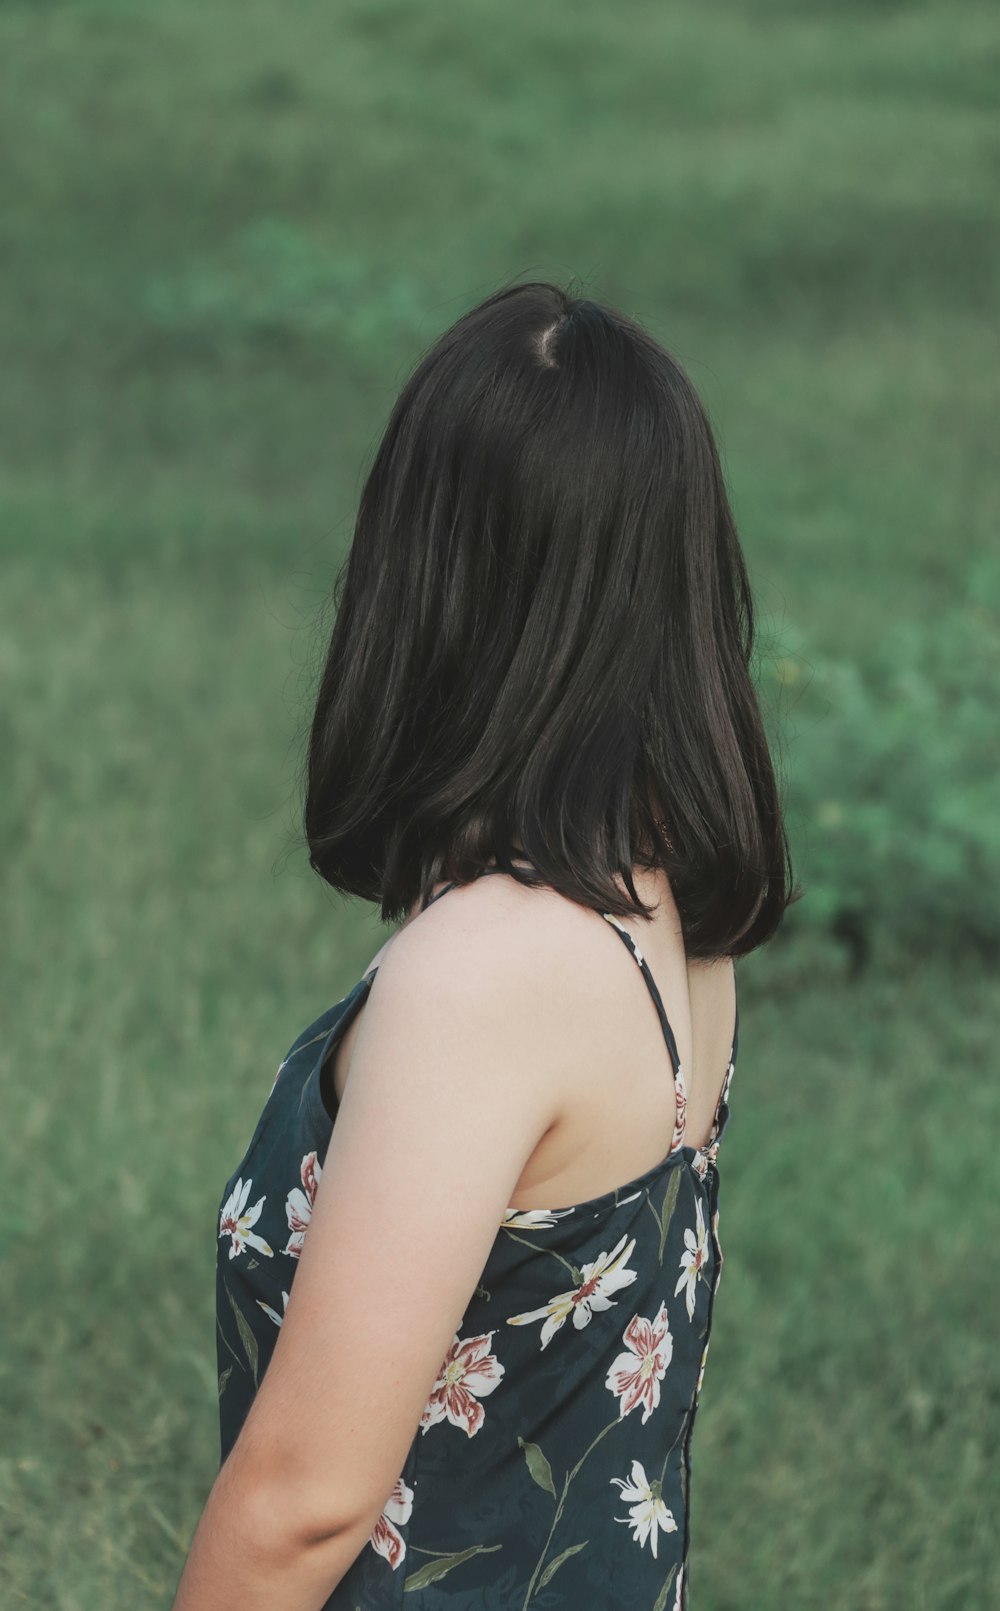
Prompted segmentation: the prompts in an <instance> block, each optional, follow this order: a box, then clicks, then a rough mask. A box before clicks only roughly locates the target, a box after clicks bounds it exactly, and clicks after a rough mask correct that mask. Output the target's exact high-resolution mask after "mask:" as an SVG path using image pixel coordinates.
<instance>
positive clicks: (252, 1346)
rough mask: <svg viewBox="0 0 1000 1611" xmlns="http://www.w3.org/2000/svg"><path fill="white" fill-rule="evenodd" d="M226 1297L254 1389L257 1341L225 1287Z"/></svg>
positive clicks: (255, 1382)
mask: <svg viewBox="0 0 1000 1611" xmlns="http://www.w3.org/2000/svg"><path fill="white" fill-rule="evenodd" d="M226 1297H227V1298H228V1299H229V1307H230V1308H231V1309H232V1311H233V1314H234V1315H235V1316H236V1330H237V1331H238V1332H239V1334H240V1342H241V1343H242V1344H243V1351H244V1353H245V1354H246V1356H247V1359H248V1361H249V1363H250V1372H251V1375H252V1376H253V1384H254V1386H255V1387H256V1386H257V1385H258V1383H257V1339H256V1337H255V1336H254V1334H253V1332H252V1331H251V1330H250V1325H249V1322H248V1321H247V1318H246V1315H245V1314H244V1313H243V1311H242V1309H241V1308H240V1306H239V1304H238V1303H237V1302H236V1299H235V1298H234V1297H233V1295H232V1293H231V1292H230V1290H229V1288H228V1286H227V1287H226Z"/></svg>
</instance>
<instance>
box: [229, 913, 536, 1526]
mask: <svg viewBox="0 0 1000 1611" xmlns="http://www.w3.org/2000/svg"><path fill="white" fill-rule="evenodd" d="M392 953H395V954H392ZM532 953H533V954H532ZM542 959H543V960H542V965H541V968H540V966H539V951H538V949H537V948H535V947H531V946H529V947H527V948H525V949H524V950H523V951H522V950H519V949H518V948H516V947H506V948H504V947H499V946H498V945H497V943H496V942H495V941H494V942H493V943H492V944H491V941H490V939H489V937H488V936H487V937H484V938H480V937H479V936H478V935H474V936H472V937H469V936H467V935H463V934H462V932H461V931H459V932H458V933H457V934H456V936H455V943H453V944H452V945H451V946H450V947H446V948H445V950H444V952H442V949H441V947H440V946H439V947H438V948H437V949H436V951H435V954H434V956H433V959H432V958H431V956H430V954H429V952H428V949H427V947H426V946H415V945H411V946H409V947H404V946H401V945H398V944H394V945H393V946H392V947H391V948H390V952H389V953H387V955H386V957H385V960H384V961H383V963H382V965H381V967H380V969H379V973H378V975H377V976H376V979H375V982H374V984H373V987H372V990H371V994H370V996H369V998H368V1001H367V1002H366V1005H365V1008H364V1012H363V1014H362V1019H361V1022H360V1023H359V1028H358V1035H357V1040H356V1043H355V1046H354V1049H353V1053H352V1059H351V1071H350V1076H349V1079H348V1082H347V1088H346V1091H345V1093H344V1099H343V1102H342V1104H341V1106H340V1109H339V1112H338V1116H337V1122H336V1125H335V1127H334V1130H333V1134H332V1137H331V1141H330V1145H329V1148H328V1151H327V1155H326V1160H325V1162H324V1167H323V1173H322V1178H321V1180H320V1184H319V1188H318V1191H317V1195H316V1200H315V1203H314V1205H313V1211H312V1216H311V1220H310V1224H309V1232H308V1235H307V1237H306V1242H305V1247H304V1248H303V1251H302V1255H301V1258H300V1260H299V1266H298V1269H297V1272H296V1276H295V1285H294V1288H293V1291H292V1296H291V1298H290V1301H289V1304H288V1310H287V1313H286V1315H285V1319H284V1323H283V1325H282V1328H281V1333H280V1336H279V1338H278V1341H277V1344H276V1347H275V1352H274V1355H273V1358H272V1360H271V1363H270V1365H269V1367H268V1370H267V1373H266V1375H265V1377H264V1379H263V1381H262V1383H261V1387H260V1390H259V1392H258V1394H257V1397H256V1399H255V1401H254V1404H253V1406H252V1407H251V1410H250V1413H249V1415H248V1417H247V1422H246V1424H245V1426H244V1428H243V1431H242V1433H241V1435H240V1438H239V1440H238V1442H237V1445H236V1448H235V1449H234V1450H233V1454H232V1456H231V1457H230V1458H231V1459H232V1458H235V1459H236V1460H237V1461H238V1462H239V1461H242V1460H246V1461H248V1462H249V1464H250V1472H251V1474H252V1480H253V1481H254V1482H255V1483H258V1484H262V1485H263V1488H264V1490H265V1492H266V1494H267V1496H268V1500H269V1502H270V1501H274V1502H276V1503H278V1505H279V1507H280V1508H281V1509H282V1512H283V1513H284V1506H283V1503H282V1497H281V1496H282V1495H287V1496H288V1507H289V1509H288V1513H287V1514H288V1521H289V1525H290V1526H293V1528H294V1530H295V1531H301V1532H302V1533H303V1535H304V1536H310V1537H311V1536H318V1535H322V1534H323V1533H324V1532H334V1531H337V1530H340V1529H343V1528H356V1527H358V1525H359V1523H360V1524H362V1525H363V1523H364V1520H365V1518H366V1517H369V1518H370V1519H371V1521H372V1524H373V1525H374V1521H375V1519H377V1516H378V1513H379V1511H380V1510H381V1508H382V1505H383V1503H384V1502H385V1500H386V1499H387V1498H388V1496H389V1494H390V1493H391V1491H392V1488H393V1486H394V1484H395V1481H396V1479H397V1477H398V1476H399V1475H400V1473H401V1471H402V1469H403V1466H404V1463H405V1460H406V1455H407V1452H408V1450H409V1447H410V1444H411V1442H412V1439H413V1437H414V1434H415V1432H416V1431H417V1429H418V1426H419V1423H420V1417H421V1414H422V1411H423V1409H424V1406H425V1405H426V1403H427V1400H428V1399H429V1397H430V1395H431V1392H432V1390H433V1387H434V1383H435V1380H436V1378H437V1374H438V1370H439V1367H440V1365H441V1363H442V1361H443V1360H444V1358H445V1355H446V1354H447V1352H448V1349H449V1347H450V1345H451V1343H452V1340H453V1338H454V1336H455V1333H456V1331H457V1330H458V1328H459V1326H460V1324H461V1320H462V1317H463V1314H464V1312H465V1309H466V1307H467V1305H468V1302H469V1299H470V1297H471V1296H472V1293H473V1291H474V1289H475V1286H476V1284H477V1282H478V1280H479V1278H480V1275H481V1273H482V1270H483V1267H484V1265H485V1263H486V1261H487V1257H488V1255H489V1252H490V1248H491V1247H492V1245H493V1242H494V1240H495V1238H496V1236H497V1234H498V1230H499V1226H500V1223H501V1220H502V1218H503V1215H504V1211H505V1209H506V1207H507V1205H508V1203H509V1201H510V1198H511V1196H512V1195H513V1193H514V1190H515V1187H516V1184H517V1181H518V1178H519V1176H520V1174H521V1172H522V1170H523V1167H524V1164H525V1163H526V1161H527V1159H528V1158H529V1157H530V1156H531V1153H532V1152H533V1151H534V1148H535V1146H536V1145H537V1143H538V1141H539V1140H540V1139H541V1137H542V1136H543V1135H544V1134H545V1132H546V1130H548V1129H549V1128H550V1126H551V1125H552V1123H553V1122H554V1120H555V1119H556V1117H557V1116H558V1105H559V1099H558V1093H559V1091H560V1090H561V1089H564V1084H563V1079H564V1070H562V1069H559V1068H554V1067H546V1066H545V1065H546V1062H547V1061H552V1060H553V1054H552V1045H553V1042H552V1037H551V1035H549V1036H546V1035H544V1034H542V1035H540V1036H539V1035H536V1033H535V1028H536V1025H535V1023H534V1022H533V1017H534V1018H535V1019H537V1018H538V1013H539V1012H543V1011H544V1008H543V1007H542V1006H541V1003H542V1002H543V1000H544V989H545V966H544V952H543V953H542ZM512 1000H514V1001H516V1002H517V1005H516V1006H515V1007H514V1008H513V1009H512ZM535 1009H537V1010H535ZM293 1507H294V1515H293V1514H292V1508H293Z"/></svg>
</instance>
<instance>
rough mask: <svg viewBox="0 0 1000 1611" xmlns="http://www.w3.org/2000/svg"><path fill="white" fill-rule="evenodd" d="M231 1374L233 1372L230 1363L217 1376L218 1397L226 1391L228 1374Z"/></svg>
mask: <svg viewBox="0 0 1000 1611" xmlns="http://www.w3.org/2000/svg"><path fill="white" fill-rule="evenodd" d="M232 1374H233V1367H232V1365H227V1366H226V1368H225V1370H224V1371H223V1372H222V1375H221V1376H220V1377H219V1397H220V1398H221V1397H222V1395H223V1393H224V1392H225V1391H226V1383H227V1382H228V1380H229V1378H230V1376H231V1375H232Z"/></svg>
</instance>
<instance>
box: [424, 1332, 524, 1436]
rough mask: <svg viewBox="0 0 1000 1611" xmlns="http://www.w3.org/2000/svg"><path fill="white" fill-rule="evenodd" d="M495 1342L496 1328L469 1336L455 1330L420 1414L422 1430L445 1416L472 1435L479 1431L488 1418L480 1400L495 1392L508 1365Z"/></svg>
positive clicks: (454, 1424) (434, 1424) (425, 1429)
mask: <svg viewBox="0 0 1000 1611" xmlns="http://www.w3.org/2000/svg"><path fill="white" fill-rule="evenodd" d="M492 1341H493V1333H492V1331H487V1332H483V1333H482V1334H481V1335H479V1336H477V1337H465V1338H460V1337H459V1335H458V1333H457V1332H456V1333H455V1340H454V1342H453V1343H452V1345H451V1347H450V1348H449V1350H448V1352H447V1354H446V1355H445V1358H444V1361H443V1363H442V1365H441V1369H440V1371H439V1372H438V1379H437V1381H436V1382H435V1383H434V1388H433V1391H432V1393H431V1396H430V1398H429V1399H428V1400H427V1403H426V1405H425V1406H424V1411H423V1414H422V1415H421V1417H420V1428H421V1431H422V1432H426V1431H427V1430H428V1428H429V1427H432V1426H436V1424H437V1423H438V1421H443V1420H445V1419H447V1420H449V1421H450V1422H451V1424H452V1426H460V1427H461V1428H462V1429H463V1431H465V1432H467V1433H468V1435H469V1437H470V1438H471V1437H473V1436H474V1435H475V1434H476V1433H477V1432H478V1431H479V1428H480V1427H481V1426H482V1424H483V1422H484V1420H485V1419H486V1412H485V1410H484V1409H483V1406H482V1405H481V1404H480V1403H479V1399H481V1398H485V1397H486V1395H487V1394H488V1393H492V1391H493V1389H494V1388H495V1387H496V1386H498V1384H499V1382H500V1379H501V1377H502V1376H503V1374H504V1367H503V1366H502V1365H501V1363H500V1361H499V1360H498V1359H497V1357H496V1355H495V1354H492V1353H490V1344H491V1343H492Z"/></svg>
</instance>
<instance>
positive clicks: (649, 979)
mask: <svg viewBox="0 0 1000 1611" xmlns="http://www.w3.org/2000/svg"><path fill="white" fill-rule="evenodd" d="M601 916H602V917H604V918H607V920H608V922H609V923H610V924H611V925H612V926H613V928H614V929H615V932H616V933H617V934H620V935H621V937H622V939H623V940H624V942H625V944H626V945H627V946H628V949H629V950H630V951H631V953H632V955H633V956H634V957H635V960H636V961H637V962H638V964H639V969H640V972H641V973H642V977H643V978H644V979H645V981H646V984H647V986H648V988H649V993H650V995H651V996H652V998H653V1004H654V1006H655V1007H656V1010H657V1012H658V1013H659V1015H660V1027H661V1028H662V1030H663V1038H664V1040H665V1041H666V1043H667V1050H668V1051H669V1053H670V1060H671V1062H672V1063H673V1066H674V1077H675V1078H676V1076H677V1075H678V1074H679V1073H681V1078H682V1079H683V1073H682V1072H681V1059H680V1053H679V1052H678V1050H677V1039H676V1036H675V1035H674V1031H673V1028H672V1026H671V1023H670V1019H669V1018H668V1017H667V1010H666V1008H665V1007H664V1005H663V997H662V996H661V995H660V992H659V989H658V988H657V984H656V980H655V979H654V978H653V975H652V973H651V972H650V969H649V963H648V962H647V961H646V958H645V957H644V956H643V954H642V951H641V950H640V948H639V945H638V943H637V941H636V940H634V939H633V937H632V935H631V934H630V933H629V932H628V929H627V928H625V926H624V924H623V923H620V922H619V921H618V919H617V918H616V917H615V915H614V913H613V912H602V913H601Z"/></svg>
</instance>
